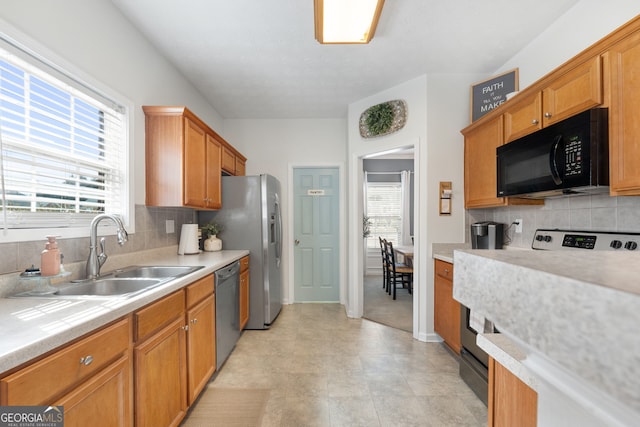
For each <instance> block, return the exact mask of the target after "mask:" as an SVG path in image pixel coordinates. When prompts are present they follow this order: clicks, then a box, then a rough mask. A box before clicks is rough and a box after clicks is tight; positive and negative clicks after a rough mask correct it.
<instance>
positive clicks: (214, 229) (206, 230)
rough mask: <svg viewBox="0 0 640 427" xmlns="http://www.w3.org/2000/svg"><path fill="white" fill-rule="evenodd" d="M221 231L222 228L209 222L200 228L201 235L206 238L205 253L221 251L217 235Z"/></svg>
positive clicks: (220, 242) (220, 241)
mask: <svg viewBox="0 0 640 427" xmlns="http://www.w3.org/2000/svg"><path fill="white" fill-rule="evenodd" d="M221 231H222V226H221V225H220V224H216V223H215V222H210V223H208V224H205V225H203V226H202V233H203V234H204V235H206V236H207V238H206V239H205V241H204V250H205V251H207V252H215V251H219V250H220V249H222V240H220V239H218V237H217V234H218V233H220V232H221Z"/></svg>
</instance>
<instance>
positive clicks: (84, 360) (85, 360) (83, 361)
mask: <svg viewBox="0 0 640 427" xmlns="http://www.w3.org/2000/svg"><path fill="white" fill-rule="evenodd" d="M91 362H93V356H91V355H89V356H86V357H81V358H80V364H81V365H84V366H89V365H91Z"/></svg>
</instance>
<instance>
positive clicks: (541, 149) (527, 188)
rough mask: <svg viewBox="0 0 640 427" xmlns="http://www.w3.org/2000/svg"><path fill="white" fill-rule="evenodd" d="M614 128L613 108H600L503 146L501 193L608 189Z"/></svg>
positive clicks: (549, 193) (540, 195) (544, 193)
mask: <svg viewBox="0 0 640 427" xmlns="http://www.w3.org/2000/svg"><path fill="white" fill-rule="evenodd" d="M608 129H609V126H608V110H607V109H606V108H594V109H591V110H587V111H584V112H582V113H580V114H577V115H575V116H572V117H569V118H568V119H565V120H562V121H560V122H558V123H555V124H553V125H551V126H548V127H546V128H544V129H540V130H538V131H536V132H534V133H532V134H530V135H526V136H523V137H522V138H519V139H516V140H514V141H512V142H509V143H507V144H505V145H502V146H500V147H498V148H497V149H496V156H497V181H498V193H497V195H498V197H504V196H518V197H528V198H544V197H554V196H561V195H579V194H593V193H604V192H607V191H608V190H609V143H608V141H609V136H608V132H609V130H608Z"/></svg>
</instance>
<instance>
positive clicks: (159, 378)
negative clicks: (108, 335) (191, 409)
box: [134, 317, 187, 427]
mask: <svg viewBox="0 0 640 427" xmlns="http://www.w3.org/2000/svg"><path fill="white" fill-rule="evenodd" d="M134 355H135V366H134V369H135V377H136V379H135V396H136V397H135V408H136V426H139V427H142V426H149V427H151V426H154V427H155V426H177V425H179V424H180V421H182V419H183V418H184V416H185V414H186V413H187V384H186V378H187V347H186V328H185V323H184V318H183V317H179V318H176V319H174V320H173V321H172V322H170V323H169V324H168V325H167V326H165V327H164V328H162V329H161V330H160V331H159V332H157V333H155V334H154V335H152V336H151V337H150V338H148V339H147V340H145V341H144V342H142V343H141V344H139V345H137V346H136V347H135V350H134Z"/></svg>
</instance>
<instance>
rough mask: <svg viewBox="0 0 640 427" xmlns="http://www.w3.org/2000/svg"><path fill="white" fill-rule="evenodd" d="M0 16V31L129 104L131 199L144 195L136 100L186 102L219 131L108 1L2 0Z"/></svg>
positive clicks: (194, 95)
mask: <svg viewBox="0 0 640 427" xmlns="http://www.w3.org/2000/svg"><path fill="white" fill-rule="evenodd" d="M0 19H1V20H3V21H5V23H4V24H3V23H2V22H0V24H2V25H0V31H3V32H4V31H8V32H12V33H13V32H14V31H13V29H15V30H17V31H18V33H21V34H20V35H16V38H17V39H18V40H19V41H21V42H24V43H26V42H27V40H24V38H23V37H22V35H26V36H27V38H29V39H31V42H30V43H28V44H29V45H30V47H32V48H34V47H35V46H34V45H40V46H41V47H43V48H44V49H46V50H49V51H51V52H52V53H53V54H54V55H57V56H58V57H60V58H62V59H63V60H64V61H65V62H67V63H68V64H69V68H72V71H74V72H76V71H77V72H79V73H80V74H82V75H83V76H82V77H86V80H88V81H89V82H90V83H93V84H96V85H98V86H100V87H107V88H109V89H111V90H113V91H115V92H116V93H120V94H122V95H124V96H125V97H126V98H128V99H129V100H130V101H131V102H132V103H133V105H134V112H135V115H134V136H133V143H134V163H133V176H134V182H135V186H134V195H133V199H134V202H135V203H136V204H144V198H145V188H144V185H145V174H144V172H145V165H144V114H143V112H142V109H141V106H142V105H187V106H188V107H189V108H190V109H191V110H192V111H193V112H194V113H196V115H198V116H199V117H200V118H202V119H203V120H204V121H205V122H207V123H208V124H209V125H210V126H211V127H212V128H214V129H215V130H219V131H222V125H223V121H222V118H221V116H220V115H219V114H218V113H217V112H216V111H215V110H214V109H213V107H211V105H210V104H209V103H208V102H207V101H206V100H205V99H204V98H203V97H202V96H200V94H199V93H198V91H197V90H195V89H194V87H193V86H192V85H191V84H190V83H189V82H188V81H187V80H186V79H185V78H184V77H183V76H182V75H181V74H180V73H179V72H178V71H177V70H176V69H175V67H173V66H172V65H171V64H170V63H169V62H167V60H166V59H165V58H164V57H163V56H161V55H160V54H159V53H158V52H157V51H156V49H155V48H154V47H153V46H152V45H151V44H150V43H149V42H148V40H147V39H146V38H145V37H144V36H143V35H142V34H141V33H139V32H138V30H137V29H136V28H134V27H133V26H132V25H131V23H130V22H129V21H128V20H127V19H126V18H125V17H124V16H123V15H122V14H121V13H120V11H119V10H118V9H116V8H115V6H113V4H112V3H111V2H110V1H105V0H57V1H48V0H29V1H23V0H3V1H2V6H1V7H0ZM6 24H8V25H6ZM11 27H13V29H12V28H11ZM39 53H42V54H46V52H39ZM220 133H221V134H223V132H220Z"/></svg>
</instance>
